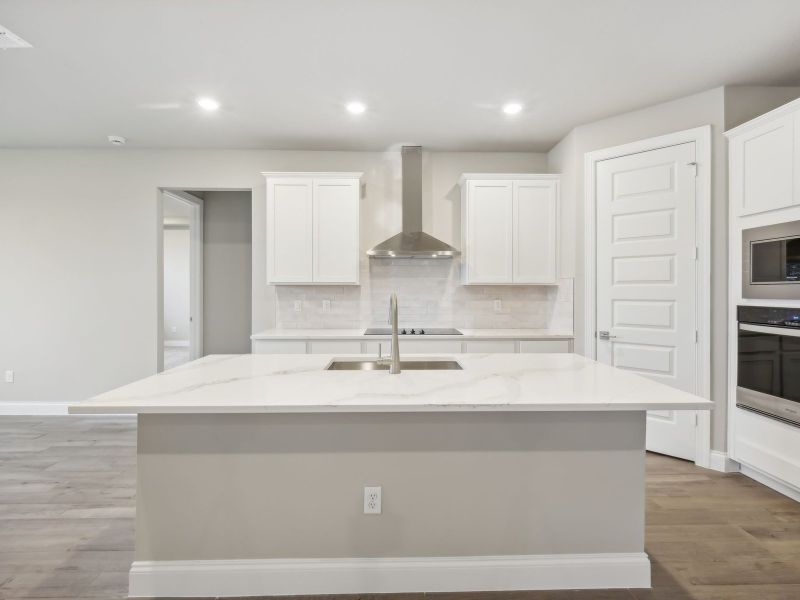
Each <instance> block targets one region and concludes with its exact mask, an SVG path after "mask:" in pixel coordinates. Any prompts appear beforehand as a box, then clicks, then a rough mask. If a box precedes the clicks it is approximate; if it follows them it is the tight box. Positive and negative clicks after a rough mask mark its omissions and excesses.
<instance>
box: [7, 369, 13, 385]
mask: <svg viewBox="0 0 800 600" xmlns="http://www.w3.org/2000/svg"><path fill="white" fill-rule="evenodd" d="M6 383H14V371H12V370H11V369H9V370H8V371H6Z"/></svg>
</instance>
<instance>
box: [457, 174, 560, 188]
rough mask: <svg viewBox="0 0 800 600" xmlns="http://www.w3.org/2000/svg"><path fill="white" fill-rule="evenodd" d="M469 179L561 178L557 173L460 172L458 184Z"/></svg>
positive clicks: (462, 183)
mask: <svg viewBox="0 0 800 600" xmlns="http://www.w3.org/2000/svg"><path fill="white" fill-rule="evenodd" d="M470 179H482V180H487V179H489V180H491V179H516V180H520V179H556V180H557V179H561V175H560V174H558V173H462V174H461V177H459V179H458V183H459V184H460V185H464V182H465V181H469V180H470Z"/></svg>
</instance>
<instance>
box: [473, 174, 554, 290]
mask: <svg viewBox="0 0 800 600" xmlns="http://www.w3.org/2000/svg"><path fill="white" fill-rule="evenodd" d="M558 213H559V176H558V175H535V174H486V173H465V174H464V175H462V177H461V253H462V256H461V264H462V273H461V275H462V281H463V283H464V284H465V285H547V284H554V283H556V278H557V271H558Z"/></svg>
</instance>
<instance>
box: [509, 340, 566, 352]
mask: <svg viewBox="0 0 800 600" xmlns="http://www.w3.org/2000/svg"><path fill="white" fill-rule="evenodd" d="M519 351H520V353H521V354H524V353H526V352H527V353H546V352H572V341H571V340H522V341H520V343H519Z"/></svg>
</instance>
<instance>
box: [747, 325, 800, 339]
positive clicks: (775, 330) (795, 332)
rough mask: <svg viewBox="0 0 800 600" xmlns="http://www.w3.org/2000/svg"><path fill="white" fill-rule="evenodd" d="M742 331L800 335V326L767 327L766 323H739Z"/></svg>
mask: <svg viewBox="0 0 800 600" xmlns="http://www.w3.org/2000/svg"><path fill="white" fill-rule="evenodd" d="M739 329H740V330H742V331H753V332H755V333H769V334H771V335H788V336H791V337H800V328H798V329H791V328H789V327H767V326H766V325H751V324H750V323H739Z"/></svg>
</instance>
